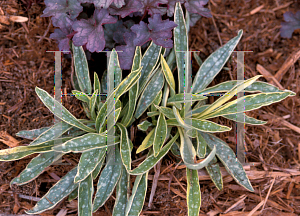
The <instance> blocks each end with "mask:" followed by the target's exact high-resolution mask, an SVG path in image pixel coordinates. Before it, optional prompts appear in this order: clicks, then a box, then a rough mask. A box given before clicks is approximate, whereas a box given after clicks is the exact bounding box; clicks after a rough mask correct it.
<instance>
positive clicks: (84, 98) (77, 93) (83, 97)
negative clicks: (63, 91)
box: [72, 90, 91, 104]
mask: <svg viewBox="0 0 300 216" xmlns="http://www.w3.org/2000/svg"><path fill="white" fill-rule="evenodd" d="M72 93H73V95H74V96H75V97H76V98H77V99H78V100H81V101H83V102H86V103H88V104H89V103H90V100H91V98H90V97H89V96H88V95H87V94H86V93H83V92H81V91H77V90H72Z"/></svg>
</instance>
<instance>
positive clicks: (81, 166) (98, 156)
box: [74, 148, 106, 183]
mask: <svg viewBox="0 0 300 216" xmlns="http://www.w3.org/2000/svg"><path fill="white" fill-rule="evenodd" d="M105 153H106V148H102V149H92V150H89V151H85V152H83V153H82V154H81V156H80V160H79V163H78V171H77V174H76V176H75V179H74V181H75V183H77V182H80V181H83V180H84V179H85V178H86V177H87V176H89V175H90V174H91V173H92V172H93V171H94V170H95V169H96V167H97V165H98V163H99V161H101V160H102V158H103V157H105Z"/></svg>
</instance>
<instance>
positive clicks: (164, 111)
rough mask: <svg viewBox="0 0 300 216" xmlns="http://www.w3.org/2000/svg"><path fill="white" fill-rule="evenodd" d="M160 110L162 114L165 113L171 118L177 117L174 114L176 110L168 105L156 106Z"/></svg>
mask: <svg viewBox="0 0 300 216" xmlns="http://www.w3.org/2000/svg"><path fill="white" fill-rule="evenodd" d="M155 107H156V108H157V109H158V110H159V112H161V113H162V114H164V115H165V116H166V117H167V118H169V119H173V118H176V117H175V115H174V112H173V110H172V109H171V108H168V107H163V106H160V107H159V106H155Z"/></svg>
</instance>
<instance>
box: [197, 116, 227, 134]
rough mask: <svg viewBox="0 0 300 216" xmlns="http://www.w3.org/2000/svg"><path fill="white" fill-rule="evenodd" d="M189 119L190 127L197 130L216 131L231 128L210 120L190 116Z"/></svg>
mask: <svg viewBox="0 0 300 216" xmlns="http://www.w3.org/2000/svg"><path fill="white" fill-rule="evenodd" d="M191 120H192V128H193V129H196V130H198V131H203V132H210V133H216V132H224V131H230V130H231V128H230V127H227V126H223V125H219V124H217V123H214V122H212V121H207V120H198V119H194V118H192V119H191Z"/></svg>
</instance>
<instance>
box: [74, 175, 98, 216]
mask: <svg viewBox="0 0 300 216" xmlns="http://www.w3.org/2000/svg"><path fill="white" fill-rule="evenodd" d="M93 193H94V185H93V178H92V175H89V176H88V177H87V178H86V179H84V180H83V181H81V182H80V183H79V187H78V216H92V209H93V205H92V198H93Z"/></svg>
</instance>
